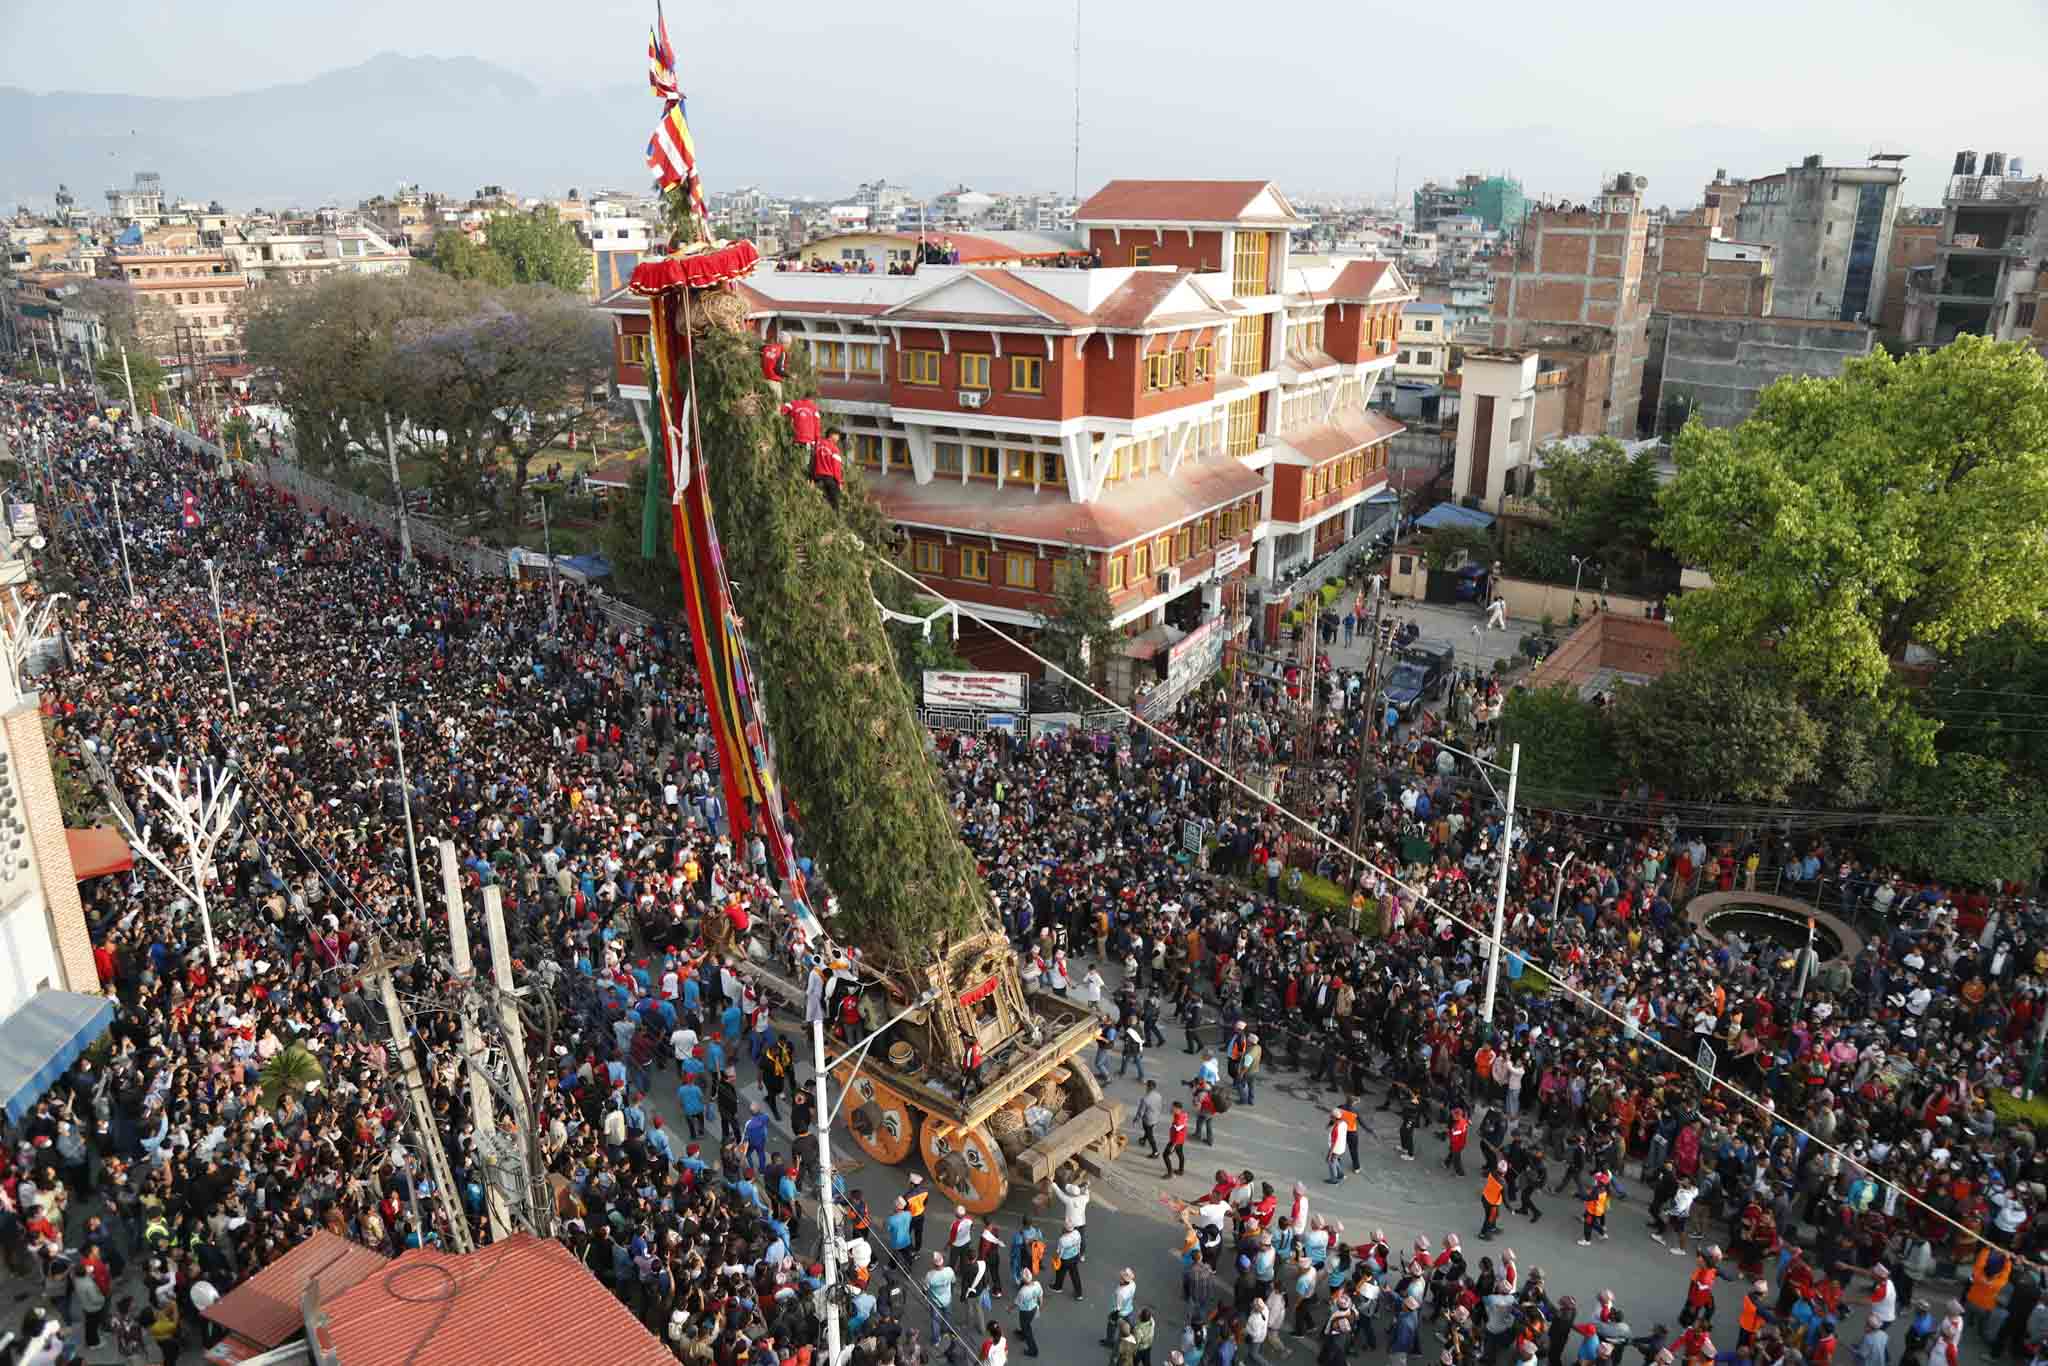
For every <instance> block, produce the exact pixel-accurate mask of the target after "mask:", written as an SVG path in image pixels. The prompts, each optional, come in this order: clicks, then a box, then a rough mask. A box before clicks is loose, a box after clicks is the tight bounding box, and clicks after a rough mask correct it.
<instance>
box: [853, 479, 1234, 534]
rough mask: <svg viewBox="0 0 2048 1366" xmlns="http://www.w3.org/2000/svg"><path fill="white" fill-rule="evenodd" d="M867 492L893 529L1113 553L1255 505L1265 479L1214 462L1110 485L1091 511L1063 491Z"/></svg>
mask: <svg viewBox="0 0 2048 1366" xmlns="http://www.w3.org/2000/svg"><path fill="white" fill-rule="evenodd" d="M867 484H868V491H869V492H871V493H872V494H874V496H875V501H876V502H877V503H879V504H880V505H881V508H882V515H883V516H885V517H887V518H888V519H889V520H890V521H892V522H904V523H908V524H911V525H914V526H924V527H943V528H945V529H947V530H949V531H955V532H961V533H965V534H968V535H983V536H1004V537H1013V538H1016V539H1019V540H1027V541H1050V542H1057V543H1072V544H1075V545H1082V546H1087V547H1089V548H1091V549H1095V550H1109V549H1113V548H1114V547H1116V546H1120V545H1124V544H1127V543H1129V542H1131V541H1134V540H1136V539H1138V538H1139V537H1141V536H1149V535H1151V534H1152V533H1154V532H1157V531H1162V530H1165V529H1166V528H1168V527H1174V526H1178V525H1180V523H1182V522H1185V521H1187V520H1188V519H1189V518H1191V517H1199V516H1201V515H1202V514H1203V513H1205V512H1209V511H1211V510H1213V509H1215V508H1219V507H1223V506H1225V505H1226V504H1229V503H1233V502H1235V501H1237V500H1238V499H1240V498H1245V497H1249V496H1250V495H1252V494H1254V493H1257V492H1258V491H1259V490H1260V489H1263V488H1264V487H1265V486H1266V476H1265V475H1264V474H1263V473H1261V472H1260V471H1258V470H1249V469H1246V468H1245V467H1244V466H1243V465H1242V464H1240V463H1239V462H1238V461H1236V460H1209V461H1204V462H1202V463H1200V464H1188V465H1182V466H1181V468H1180V470H1179V471H1178V472H1177V473H1175V474H1173V475H1172V476H1171V477H1168V476H1165V475H1157V474H1155V475H1152V476H1149V477H1147V478H1144V479H1133V480H1127V481H1125V482H1123V483H1121V484H1112V485H1110V486H1109V487H1107V488H1105V489H1104V490H1103V492H1102V497H1100V498H1098V499H1097V500H1096V501H1095V502H1092V503H1076V502H1072V501H1070V500H1069V499H1068V498H1067V494H1066V490H1065V488H1060V489H1056V490H1055V489H1048V490H1047V491H1045V492H1043V493H1033V492H1032V491H1031V489H1030V487H1029V486H1023V487H1016V488H1009V487H1006V488H1001V489H998V488H995V487H993V486H991V485H989V484H988V483H986V482H983V481H979V480H971V479H970V480H969V481H967V483H965V484H962V483H960V482H959V480H957V479H947V478H937V479H934V480H932V482H931V483H929V484H919V483H917V482H916V481H915V480H914V479H912V478H911V477H910V476H909V475H908V474H904V475H895V474H890V475H877V474H870V475H869V476H868V481H867Z"/></svg>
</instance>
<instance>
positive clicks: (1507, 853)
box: [1479, 745, 1522, 1026]
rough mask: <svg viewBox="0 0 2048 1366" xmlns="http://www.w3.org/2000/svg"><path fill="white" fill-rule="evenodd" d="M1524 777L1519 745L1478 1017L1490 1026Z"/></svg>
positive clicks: (1511, 758) (1513, 758)
mask: <svg viewBox="0 0 2048 1366" xmlns="http://www.w3.org/2000/svg"><path fill="white" fill-rule="evenodd" d="M1521 775H1522V747H1521V746H1520V745H1516V746H1515V747H1514V748H1513V749H1511V750H1510V751H1509V752H1508V800H1507V808H1506V811H1505V813H1504V814H1503V815H1502V816H1501V822H1500V878H1499V880H1498V881H1496V882H1495V883H1494V888H1493V945H1492V949H1491V951H1490V952H1489V953H1488V954H1487V955H1486V1004H1485V1005H1484V1006H1483V1007H1481V1009H1480V1014H1479V1018H1480V1019H1482V1020H1485V1021H1486V1022H1487V1023H1488V1025H1489V1026H1490V1025H1491V1024H1492V1021H1493V996H1494V991H1495V989H1496V988H1497V987H1498V986H1499V985H1500V940H1501V935H1502V933H1503V932H1504V931H1505V928H1506V922H1507V911H1508V860H1509V859H1511V858H1513V857H1514V854H1515V781H1516V779H1518V778H1520V777H1521Z"/></svg>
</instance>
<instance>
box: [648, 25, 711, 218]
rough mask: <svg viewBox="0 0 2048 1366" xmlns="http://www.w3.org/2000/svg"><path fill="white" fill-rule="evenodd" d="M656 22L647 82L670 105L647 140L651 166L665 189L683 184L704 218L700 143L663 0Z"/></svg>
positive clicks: (693, 209)
mask: <svg viewBox="0 0 2048 1366" xmlns="http://www.w3.org/2000/svg"><path fill="white" fill-rule="evenodd" d="M654 23H655V26H654V28H653V29H652V30H650V31H649V32H648V35H647V85H648V88H649V89H651V90H653V91H654V93H655V95H656V97H657V98H659V99H661V100H663V101H665V102H666V104H667V108H665V109H663V110H662V113H661V122H660V123H657V124H655V125H654V136H653V137H651V138H649V139H647V169H648V170H650V171H652V172H654V181H655V184H656V185H658V186H659V187H660V188H661V189H663V190H668V189H672V188H674V187H675V186H678V185H680V186H682V187H683V193H684V194H685V195H687V196H688V197H689V203H690V212H692V213H694V214H696V215H697V216H698V217H699V218H703V217H705V216H706V214H705V210H704V186H703V182H702V181H700V180H699V179H698V177H697V143H696V140H695V139H693V138H692V137H691V136H690V125H689V122H688V120H687V119H686V118H685V116H684V111H683V90H682V85H681V83H680V82H679V81H678V80H677V79H676V50H675V48H674V46H673V45H672V44H670V42H669V40H668V20H667V19H666V18H665V17H664V16H663V15H662V12H661V2H660V0H655V6H654Z"/></svg>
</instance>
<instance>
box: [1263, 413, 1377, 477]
mask: <svg viewBox="0 0 2048 1366" xmlns="http://www.w3.org/2000/svg"><path fill="white" fill-rule="evenodd" d="M1406 430H1408V429H1407V427H1406V426H1404V425H1403V424H1401V423H1399V422H1396V421H1395V420H1394V419H1393V418H1391V417H1387V416H1385V415H1384V414H1381V413H1350V414H1347V415H1346V416H1345V417H1344V418H1343V420H1342V421H1338V422H1332V423H1330V424H1329V425H1328V426H1324V427H1311V428H1310V429H1309V430H1307V431H1305V432H1301V433H1298V434H1289V435H1286V436H1283V437H1281V438H1280V439H1281V440H1282V441H1285V442H1286V443H1287V444H1288V445H1289V446H1291V447H1292V448H1293V449H1294V450H1295V451H1297V452H1299V453H1300V454H1301V455H1303V456H1305V457H1307V459H1308V461H1309V463H1310V464H1315V465H1320V464H1322V463H1323V461H1325V460H1334V459H1336V458H1337V457H1338V456H1340V455H1349V454H1351V452H1353V451H1355V450H1358V449H1359V448H1360V447H1362V446H1370V445H1372V444H1374V443H1375V442H1379V441H1384V440H1386V439H1387V438H1388V437H1390V436H1392V435H1394V433H1396V432H1403V431H1406Z"/></svg>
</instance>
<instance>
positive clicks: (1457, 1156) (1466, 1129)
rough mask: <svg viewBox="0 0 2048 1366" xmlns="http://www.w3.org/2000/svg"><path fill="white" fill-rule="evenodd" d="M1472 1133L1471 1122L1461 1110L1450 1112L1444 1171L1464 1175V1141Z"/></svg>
mask: <svg viewBox="0 0 2048 1366" xmlns="http://www.w3.org/2000/svg"><path fill="white" fill-rule="evenodd" d="M1471 1132H1472V1121H1471V1120H1469V1119H1467V1118H1466V1117H1465V1112H1464V1111H1463V1110H1453V1111H1451V1135H1450V1154H1449V1156H1447V1157H1445V1158H1444V1169H1445V1170H1446V1171H1454V1172H1456V1173H1457V1174H1458V1175H1460V1176H1463V1175H1464V1174H1465V1140H1466V1138H1467V1137H1468V1136H1469V1135H1470V1134H1471Z"/></svg>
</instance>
